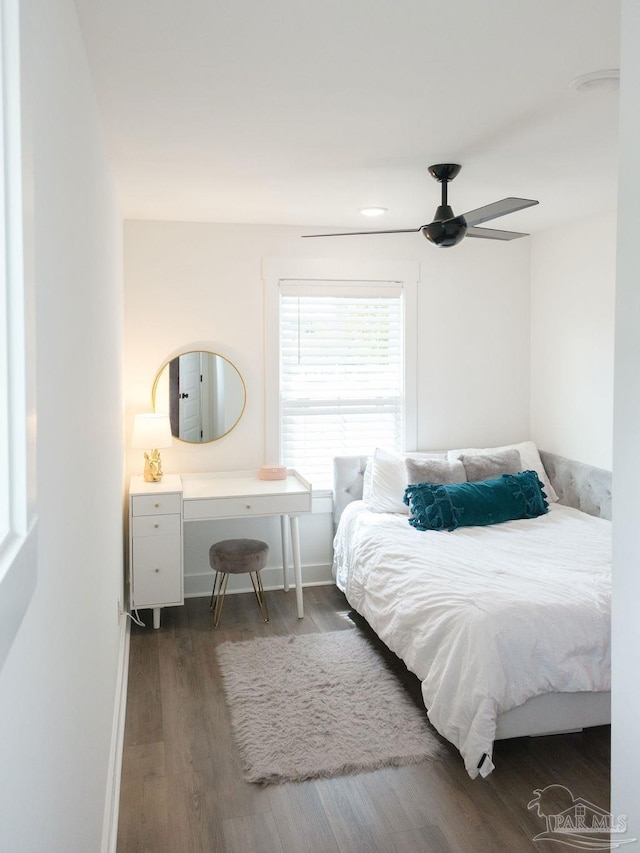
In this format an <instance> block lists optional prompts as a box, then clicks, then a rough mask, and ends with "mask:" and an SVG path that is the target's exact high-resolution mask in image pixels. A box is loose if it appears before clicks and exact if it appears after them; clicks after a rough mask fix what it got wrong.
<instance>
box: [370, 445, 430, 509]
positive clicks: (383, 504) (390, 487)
mask: <svg viewBox="0 0 640 853" xmlns="http://www.w3.org/2000/svg"><path fill="white" fill-rule="evenodd" d="M408 457H409V458H412V459H446V458H447V454H446V452H444V451H442V452H439V453H436V452H434V453H418V452H417V451H416V452H415V453H406V454H404V455H402V456H400V455H398V454H397V453H389V451H387V450H383V449H382V448H381V447H376V451H375V453H374V454H373V458H372V460H371V461H370V462H367V469H369V468H370V469H371V474H370V478H369V476H368V474H367V472H366V471H365V485H366V487H367V491H365V487H363V493H362V499H363V500H364V502H365V503H366V505H367V508H368V509H370V510H371V512H400V513H403V514H404V515H409V507H408V506H406V504H405V503H404V502H403V500H402V499H403V497H404V490H405V489H406V488H407V484H408V479H407V469H406V466H405V459H407V458H408ZM369 483H370V484H371V485H370V488H368V486H369Z"/></svg>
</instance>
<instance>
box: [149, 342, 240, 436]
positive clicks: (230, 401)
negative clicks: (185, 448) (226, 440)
mask: <svg viewBox="0 0 640 853" xmlns="http://www.w3.org/2000/svg"><path fill="white" fill-rule="evenodd" d="M151 401H152V403H153V408H154V411H156V412H163V413H164V414H168V415H169V420H170V421H171V433H172V435H173V436H174V438H179V439H180V440H181V441H188V442H192V443H193V444H204V443H206V442H208V441H215V440H216V439H218V438H222V436H223V435H226V434H227V433H228V432H230V431H231V430H232V429H233V428H234V426H235V425H236V424H237V423H238V421H239V420H240V418H241V417H242V413H243V412H244V406H245V402H246V391H245V387H244V382H243V381H242V376H240V373H239V372H238V370H237V368H236V367H235V366H234V365H233V364H231V362H230V361H228V360H227V359H226V358H224V357H223V356H221V355H218V354H217V353H215V352H202V351H200V350H198V351H194V352H185V353H182V355H178V356H176V357H175V358H173V359H171V361H169V362H167V363H166V364H165V365H164V366H163V367H162V369H161V370H160V372H159V373H158V375H157V376H156V380H155V382H154V383H153V390H152V392H151Z"/></svg>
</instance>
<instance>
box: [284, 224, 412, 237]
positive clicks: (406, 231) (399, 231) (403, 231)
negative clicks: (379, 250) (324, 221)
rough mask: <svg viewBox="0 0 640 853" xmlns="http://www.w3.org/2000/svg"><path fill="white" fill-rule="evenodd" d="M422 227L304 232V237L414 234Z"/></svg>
mask: <svg viewBox="0 0 640 853" xmlns="http://www.w3.org/2000/svg"><path fill="white" fill-rule="evenodd" d="M421 228H422V225H421V226H420V228H397V229H395V230H393V231H340V232H339V233H337V234H302V235H301V236H302V237H357V236H360V235H363V234H414V233H415V232H416V231H420V229H421Z"/></svg>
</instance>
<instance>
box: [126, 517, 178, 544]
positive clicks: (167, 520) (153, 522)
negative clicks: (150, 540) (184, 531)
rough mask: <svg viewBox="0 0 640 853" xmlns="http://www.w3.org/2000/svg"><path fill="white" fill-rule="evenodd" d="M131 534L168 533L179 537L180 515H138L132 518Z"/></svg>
mask: <svg viewBox="0 0 640 853" xmlns="http://www.w3.org/2000/svg"><path fill="white" fill-rule="evenodd" d="M131 521H132V525H131V534H132V536H160V535H163V534H164V535H170V536H175V537H177V539H178V540H179V539H180V515H178V514H175V513H174V514H173V515H138V516H134V517H133V518H132V519H131Z"/></svg>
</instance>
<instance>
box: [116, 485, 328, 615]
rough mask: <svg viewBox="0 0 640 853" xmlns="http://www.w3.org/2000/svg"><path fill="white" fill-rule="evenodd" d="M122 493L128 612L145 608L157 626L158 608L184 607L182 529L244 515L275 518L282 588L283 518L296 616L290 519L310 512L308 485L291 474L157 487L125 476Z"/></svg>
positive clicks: (295, 544) (296, 566) (295, 552)
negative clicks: (126, 489) (126, 518)
mask: <svg viewBox="0 0 640 853" xmlns="http://www.w3.org/2000/svg"><path fill="white" fill-rule="evenodd" d="M129 494H130V500H129V507H130V509H129V513H130V517H129V531H130V532H129V553H130V561H129V564H130V585H131V607H132V608H143V607H145V608H146V607H151V608H153V625H154V628H158V627H160V610H161V608H162V607H167V606H171V605H176V604H182V603H183V602H184V579H183V564H184V557H183V542H184V536H183V525H184V524H185V523H191V522H197V521H211V520H217V519H223V518H244V517H251V516H254V517H255V516H269V515H279V516H280V533H281V537H282V562H283V566H282V569H283V586H284V589H285V591H287V590H288V589H289V580H288V571H287V568H288V562H289V560H288V547H287V546H288V539H289V537H288V535H287V518H288V519H289V535H290V539H291V552H292V557H293V571H294V582H295V587H296V605H297V610H298V618H300V619H302V617H303V616H304V605H303V599H302V571H301V566H300V538H299V533H298V515H299V514H300V513H303V512H310V511H311V486H310V484H309V483H308V482H307V481H306V480H305V479H304V478H303V477H301V476H300V474H298V473H297V471H294V470H292V469H290V470H289V472H288V475H287V478H286V479H285V480H260V479H258V475H257V472H256V471H231V472H220V473H207V474H182V475H177V474H168V475H165V476H164V478H163V479H162V481H161V482H160V483H145V482H144V480H143V478H142V477H132V478H131V485H130V490H129ZM178 495H179V497H178ZM177 512H179V524H177V523H176V521H175V517H176V513H177ZM178 551H179V558H178V557H177V556H176V555H177V553H178Z"/></svg>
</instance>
